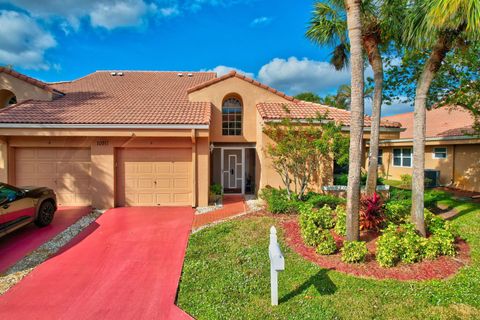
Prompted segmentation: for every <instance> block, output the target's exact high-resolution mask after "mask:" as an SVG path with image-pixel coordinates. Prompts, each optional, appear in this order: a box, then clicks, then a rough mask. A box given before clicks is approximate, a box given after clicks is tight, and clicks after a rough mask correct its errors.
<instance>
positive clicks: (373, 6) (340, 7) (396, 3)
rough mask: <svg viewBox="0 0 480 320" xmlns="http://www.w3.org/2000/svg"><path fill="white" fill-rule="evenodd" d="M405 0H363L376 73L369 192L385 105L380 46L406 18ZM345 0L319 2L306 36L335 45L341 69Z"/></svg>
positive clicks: (334, 54) (369, 52) (364, 39)
mask: <svg viewBox="0 0 480 320" xmlns="http://www.w3.org/2000/svg"><path fill="white" fill-rule="evenodd" d="M405 1H406V0H364V1H362V2H361V19H362V21H363V27H362V45H363V48H364V49H365V52H366V53H367V57H368V61H369V63H370V65H371V66H372V70H373V74H374V94H373V108H372V125H371V134H370V156H369V166H368V178H367V185H366V192H367V194H372V193H373V192H375V189H376V183H377V175H378V143H379V130H380V118H381V106H382V96H383V94H382V89H383V61H382V56H381V54H380V51H381V50H380V47H382V46H387V45H388V44H389V43H390V42H391V41H392V40H396V41H399V38H398V35H399V34H400V32H399V31H398V30H401V24H402V20H403V16H404V14H403V12H404V10H403V8H405ZM346 30H347V26H346V20H345V3H344V2H343V1H340V0H330V1H329V2H328V3H323V2H317V3H316V4H315V10H314V12H313V18H312V20H311V21H310V26H309V29H308V30H307V33H306V36H307V38H309V39H310V40H312V41H314V42H316V43H318V44H320V45H331V46H334V48H335V49H334V50H333V52H332V58H331V60H330V63H331V64H332V65H334V66H335V68H336V69H337V70H340V69H342V68H344V67H346V66H347V65H348V50H349V43H348V41H347V36H346Z"/></svg>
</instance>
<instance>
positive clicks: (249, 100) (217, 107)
mask: <svg viewBox="0 0 480 320" xmlns="http://www.w3.org/2000/svg"><path fill="white" fill-rule="evenodd" d="M228 95H233V96H239V97H240V98H241V99H242V102H243V121H242V122H243V123H242V126H243V128H242V129H243V130H242V135H241V136H223V135H222V103H223V101H224V99H225V98H226V97H227V96H228ZM189 99H190V100H191V101H207V102H211V103H212V105H213V106H212V118H211V124H210V140H211V141H212V142H214V143H215V142H256V141H257V116H258V112H257V107H256V106H257V104H258V103H260V102H288V100H286V99H284V98H282V97H280V96H278V95H276V94H274V93H272V92H270V91H268V90H265V89H263V88H260V87H258V86H256V85H253V84H251V83H249V82H247V81H245V80H242V79H239V78H237V77H233V78H229V79H226V80H223V81H221V82H218V83H216V84H213V85H211V86H208V87H205V88H203V89H201V90H198V91H194V92H192V93H190V94H189Z"/></svg>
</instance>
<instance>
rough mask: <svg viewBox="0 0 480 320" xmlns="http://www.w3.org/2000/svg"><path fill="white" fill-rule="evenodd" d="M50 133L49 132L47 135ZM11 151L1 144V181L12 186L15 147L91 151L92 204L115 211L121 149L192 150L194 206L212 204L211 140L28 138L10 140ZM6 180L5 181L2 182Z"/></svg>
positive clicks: (14, 137)
mask: <svg viewBox="0 0 480 320" xmlns="http://www.w3.org/2000/svg"><path fill="white" fill-rule="evenodd" d="M47 133H48V131H46V132H45V134H47ZM9 146H10V149H9V150H8V151H7V148H6V144H0V178H1V177H3V176H6V175H7V173H8V175H9V176H10V179H9V183H13V184H14V183H15V176H14V171H15V170H14V166H13V165H11V166H9V167H8V170H7V169H3V171H2V166H3V168H5V167H6V163H5V162H6V161H5V158H8V159H9V163H14V162H15V159H14V154H15V152H14V148H18V147H71V148H72V147H88V148H90V150H91V168H92V177H91V194H92V205H93V206H94V207H97V208H102V209H105V208H111V207H114V206H115V205H116V203H115V200H116V179H115V176H116V172H115V168H116V164H115V161H116V150H118V148H159V152H161V149H162V148H191V150H192V155H193V156H194V157H195V159H194V161H192V166H195V168H194V171H195V172H196V178H195V179H194V180H196V181H195V182H194V186H196V190H195V191H194V201H195V203H192V206H197V205H198V206H206V205H207V204H208V189H209V161H210V150H209V140H208V137H197V138H196V139H193V138H192V137H191V136H190V137H183V138H182V137H179V138H175V137H164V138H162V137H133V138H132V137H28V136H27V137H25V136H12V137H10V138H9ZM0 181H3V178H1V179H0Z"/></svg>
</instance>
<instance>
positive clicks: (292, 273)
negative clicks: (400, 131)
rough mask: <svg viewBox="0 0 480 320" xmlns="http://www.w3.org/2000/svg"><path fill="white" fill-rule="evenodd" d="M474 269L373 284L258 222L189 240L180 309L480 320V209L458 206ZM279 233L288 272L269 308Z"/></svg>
mask: <svg viewBox="0 0 480 320" xmlns="http://www.w3.org/2000/svg"><path fill="white" fill-rule="evenodd" d="M441 202H442V203H443V204H445V205H448V206H450V207H455V208H456V209H457V211H458V212H459V215H458V216H457V217H456V218H455V219H454V220H453V223H454V224H455V225H457V226H458V228H459V230H460V232H461V235H462V237H464V238H465V239H466V240H467V241H468V243H469V244H470V247H471V258H472V261H471V264H470V265H469V266H466V267H464V268H462V269H461V270H460V271H459V272H458V274H457V275H455V276H454V277H453V278H450V279H447V280H442V281H439V280H433V281H425V282H400V281H395V280H382V281H377V280H371V279H363V278H357V277H353V276H349V275H345V274H342V273H339V272H336V271H332V270H326V269H322V268H320V267H319V266H317V265H315V264H313V263H311V262H309V261H306V260H304V259H303V258H301V257H300V256H298V255H297V254H296V253H295V252H293V251H292V250H290V249H289V248H287V247H285V244H284V243H285V242H284V241H283V238H282V234H281V228H280V227H279V221H278V219H275V218H273V217H271V216H255V217H250V218H244V219H241V220H233V221H230V222H226V223H223V224H220V225H217V226H214V227H212V228H209V229H204V230H202V231H200V232H198V233H196V234H194V235H192V236H191V238H190V243H189V247H188V250H187V255H186V259H185V265H184V269H183V276H182V280H181V284H180V290H179V296H178V304H179V306H180V307H181V308H182V309H183V310H185V311H186V312H188V313H189V314H191V315H192V316H194V317H195V318H197V319H479V318H480V205H478V204H474V203H470V202H460V201H457V200H453V199H446V200H442V201H441ZM271 225H277V229H278V230H279V241H280V244H281V246H282V250H283V252H284V255H285V266H286V270H285V271H284V272H283V273H281V274H280V285H279V290H280V292H279V297H280V305H279V306H277V307H272V306H270V295H269V294H270V292H269V290H270V289H269V284H270V279H269V261H268V251H267V250H268V249H267V248H268V235H269V228H270V226H271Z"/></svg>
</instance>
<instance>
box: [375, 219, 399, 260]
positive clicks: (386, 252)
mask: <svg viewBox="0 0 480 320" xmlns="http://www.w3.org/2000/svg"><path fill="white" fill-rule="evenodd" d="M397 228H398V226H396V225H394V224H390V225H388V227H387V228H386V229H385V230H384V231H383V234H382V235H381V236H380V237H379V238H378V240H377V252H376V254H375V255H376V260H377V262H378V264H379V265H380V266H382V267H384V268H386V267H393V266H395V265H396V264H397V263H398V262H399V261H400V254H401V250H402V244H401V242H400V238H399V236H398V232H397Z"/></svg>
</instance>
